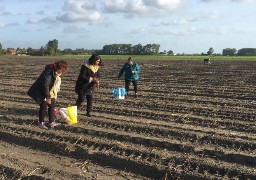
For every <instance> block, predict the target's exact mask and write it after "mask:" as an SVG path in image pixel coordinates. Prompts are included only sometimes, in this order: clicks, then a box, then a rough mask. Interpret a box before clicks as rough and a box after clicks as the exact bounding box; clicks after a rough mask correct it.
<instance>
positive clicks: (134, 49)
mask: <svg viewBox="0 0 256 180" xmlns="http://www.w3.org/2000/svg"><path fill="white" fill-rule="evenodd" d="M132 54H143V46H142V45H141V44H137V45H135V46H133V47H132Z"/></svg>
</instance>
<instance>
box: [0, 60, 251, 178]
mask: <svg viewBox="0 0 256 180" xmlns="http://www.w3.org/2000/svg"><path fill="white" fill-rule="evenodd" d="M56 60H57V59H53V58H51V59H50V58H27V57H14V56H11V57H1V58H0V77H1V81H0V179H1V178H2V179H37V180H38V179H63V180H69V179H118V180H119V179H255V178H256V150H255V149H256V127H255V119H256V118H255V108H256V101H255V82H256V71H255V65H256V62H253V61H248V62H245V61H243V62H240V61H214V62H212V64H211V65H203V62H201V61H158V60H150V61H146V60H141V61H138V63H139V64H140V67H141V79H140V81H139V82H138V86H139V98H138V99H135V98H134V97H133V94H132V93H130V94H131V96H129V97H128V98H127V99H125V100H117V99H113V97H112V89H113V88H114V87H117V86H123V85H124V83H123V80H117V78H116V76H117V72H118V70H119V68H120V67H121V66H122V63H123V61H121V60H104V67H103V68H102V83H101V89H100V90H99V91H98V92H97V93H96V94H95V100H94V107H93V112H92V115H93V117H89V118H88V117H86V116H85V115H84V114H85V109H86V105H85V104H84V106H83V107H82V109H81V110H79V111H78V121H79V123H78V124H76V125H72V126H70V125H67V124H62V125H61V126H59V127H57V128H55V129H50V130H42V129H39V128H38V126H37V120H38V116H37V113H38V108H39V106H38V105H37V104H36V103H35V102H34V101H33V100H32V99H31V98H30V97H28V96H27V95H26V92H27V90H28V88H29V87H30V85H31V84H32V83H33V82H34V80H35V79H36V78H37V77H38V75H39V74H40V73H41V71H42V69H43V67H44V66H45V65H46V64H48V63H52V62H54V61H56ZM66 60H67V62H68V63H69V65H70V70H69V73H68V74H66V75H65V76H63V77H62V86H61V92H60V93H59V96H58V102H57V106H58V107H67V106H68V105H69V104H74V102H75V100H76V94H75V93H74V86H75V81H76V78H77V76H78V73H79V70H80V65H81V62H82V60H77V59H66Z"/></svg>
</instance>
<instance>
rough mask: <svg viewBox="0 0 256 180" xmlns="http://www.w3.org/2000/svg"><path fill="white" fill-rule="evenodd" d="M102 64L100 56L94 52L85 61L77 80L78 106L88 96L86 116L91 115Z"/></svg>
mask: <svg viewBox="0 0 256 180" xmlns="http://www.w3.org/2000/svg"><path fill="white" fill-rule="evenodd" d="M101 65H102V60H101V58H100V56H99V55H97V54H93V55H92V56H91V57H90V58H89V59H88V60H85V61H84V64H83V65H82V66H81V70H80V74H79V76H78V79H77V81H76V87H75V92H76V93H77V94H78V98H77V100H76V106H77V107H78V108H79V107H80V106H81V104H82V102H84V100H85V98H86V101H87V108H86V116H88V117H91V110H92V101H93V94H94V92H95V90H96V89H98V88H99V85H100V73H99V67H100V66H101Z"/></svg>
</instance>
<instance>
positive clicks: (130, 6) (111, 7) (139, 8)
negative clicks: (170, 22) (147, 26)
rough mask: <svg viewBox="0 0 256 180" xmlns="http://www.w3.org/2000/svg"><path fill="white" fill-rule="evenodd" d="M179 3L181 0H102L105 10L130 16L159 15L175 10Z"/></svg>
mask: <svg viewBox="0 0 256 180" xmlns="http://www.w3.org/2000/svg"><path fill="white" fill-rule="evenodd" d="M181 3H182V1H181V0H172V1H170V0H127V1H126V0H103V5H104V11H105V12H107V13H123V14H131V16H132V17H133V16H136V15H137V16H147V17H156V16H161V15H162V14H164V13H170V11H173V10H175V9H176V8H178V7H179V6H180V5H181ZM126 17H127V16H126Z"/></svg>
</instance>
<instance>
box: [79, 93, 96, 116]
mask: <svg viewBox="0 0 256 180" xmlns="http://www.w3.org/2000/svg"><path fill="white" fill-rule="evenodd" d="M85 98H86V102H87V108H86V111H87V112H91V110H92V100H93V95H86V94H85V93H78V98H77V100H76V106H77V107H78V108H79V107H80V106H81V104H82V102H84V100H85Z"/></svg>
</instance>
